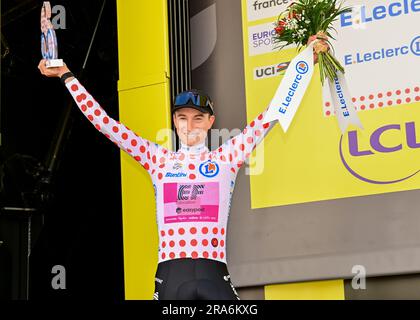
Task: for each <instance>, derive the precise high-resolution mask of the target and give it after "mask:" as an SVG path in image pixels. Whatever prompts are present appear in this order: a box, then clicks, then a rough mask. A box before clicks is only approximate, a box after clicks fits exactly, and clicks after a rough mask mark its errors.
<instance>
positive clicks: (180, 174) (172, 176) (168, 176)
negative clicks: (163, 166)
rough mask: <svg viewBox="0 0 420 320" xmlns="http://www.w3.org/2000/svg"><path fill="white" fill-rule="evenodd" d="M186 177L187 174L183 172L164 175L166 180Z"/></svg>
mask: <svg viewBox="0 0 420 320" xmlns="http://www.w3.org/2000/svg"><path fill="white" fill-rule="evenodd" d="M186 176H187V174H186V173H185V172H177V173H172V172H167V173H166V175H165V177H166V178H185V177H186Z"/></svg>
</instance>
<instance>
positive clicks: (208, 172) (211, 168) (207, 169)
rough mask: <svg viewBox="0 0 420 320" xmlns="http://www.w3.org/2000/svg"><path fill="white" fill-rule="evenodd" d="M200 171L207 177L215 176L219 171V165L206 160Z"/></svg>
mask: <svg viewBox="0 0 420 320" xmlns="http://www.w3.org/2000/svg"><path fill="white" fill-rule="evenodd" d="M200 173H201V174H202V175H203V176H205V177H207V178H213V177H215V176H217V174H218V173H219V165H218V164H217V163H216V162H213V161H210V160H209V161H206V162H204V163H202V164H201V165H200Z"/></svg>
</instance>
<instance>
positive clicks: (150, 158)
mask: <svg viewBox="0 0 420 320" xmlns="http://www.w3.org/2000/svg"><path fill="white" fill-rule="evenodd" d="M38 68H39V69H40V71H41V73H42V74H43V75H46V76H48V77H59V78H60V79H61V80H62V82H63V83H65V86H66V87H67V89H68V90H69V92H70V94H71V95H72V96H73V98H74V100H75V102H76V104H77V106H78V107H79V109H80V110H81V112H82V113H83V114H84V115H85V116H86V118H87V119H88V120H89V121H90V122H91V123H92V125H93V126H94V127H95V128H96V129H97V130H99V131H100V132H101V133H102V134H104V135H105V136H106V137H107V138H108V139H110V140H111V141H112V142H113V143H115V144H116V145H117V146H118V147H119V148H121V149H122V150H124V151H125V152H127V153H128V154H129V155H130V156H132V157H133V159H134V160H135V161H137V162H138V163H139V164H140V165H142V166H143V168H144V169H145V170H146V171H147V172H148V173H149V175H150V178H151V179H152V182H153V186H154V190H155V199H156V209H157V210H156V212H157V223H158V231H159V264H158V269H157V272H156V278H155V286H156V290H155V294H154V298H155V299H239V297H238V296H237V294H236V291H235V289H234V287H233V285H232V283H231V281H230V275H229V273H228V270H227V266H226V226H227V221H228V216H229V209H230V201H231V196H232V193H233V189H234V185H235V179H236V176H237V174H238V171H239V169H240V168H241V166H242V165H243V164H244V162H245V160H246V159H247V158H248V157H249V155H250V154H251V153H252V151H253V150H254V148H255V147H256V146H257V145H258V143H259V142H260V141H261V140H262V139H263V138H264V136H265V135H266V134H267V133H268V132H269V130H270V129H271V128H272V126H273V125H274V123H271V124H270V123H266V124H265V123H263V118H264V114H265V112H266V110H265V111H264V112H263V113H261V114H259V115H258V116H257V117H256V118H255V119H254V120H253V121H252V122H251V123H250V124H249V125H247V126H246V127H245V129H244V130H243V131H242V132H241V133H240V134H238V135H237V136H235V137H233V138H232V139H230V140H228V141H227V142H225V143H224V144H223V145H222V146H220V147H219V148H218V149H216V150H213V151H210V150H209V149H208V148H207V147H206V145H205V139H206V136H207V132H208V130H209V129H210V128H211V127H212V125H213V123H214V120H215V116H214V110H213V103H212V101H211V100H210V98H209V97H208V96H207V95H206V94H205V93H203V92H201V91H198V90H190V91H186V92H182V93H180V94H178V95H177V97H176V99H175V102H174V104H173V106H172V114H173V120H174V124H175V127H176V130H177V133H178V136H179V138H180V141H181V147H180V149H179V150H178V151H176V152H173V151H171V150H167V149H165V148H163V147H162V146H160V145H158V144H155V143H153V142H151V141H148V140H146V139H144V138H141V137H140V136H138V135H137V134H136V133H135V132H133V131H132V130H130V129H129V128H127V127H126V126H125V125H124V124H122V123H120V122H119V121H115V120H114V119H112V118H110V117H109V116H108V115H107V113H106V112H105V110H104V109H102V107H101V106H100V105H99V104H98V102H97V101H96V100H95V99H94V98H93V97H92V96H91V95H90V94H89V92H87V91H86V89H85V88H84V87H83V86H82V85H81V84H80V82H79V81H78V80H77V79H76V78H75V77H74V76H73V74H72V73H71V72H70V71H69V69H68V68H67V66H66V65H64V66H63V67H57V68H46V67H45V60H41V62H40V64H39V66H38Z"/></svg>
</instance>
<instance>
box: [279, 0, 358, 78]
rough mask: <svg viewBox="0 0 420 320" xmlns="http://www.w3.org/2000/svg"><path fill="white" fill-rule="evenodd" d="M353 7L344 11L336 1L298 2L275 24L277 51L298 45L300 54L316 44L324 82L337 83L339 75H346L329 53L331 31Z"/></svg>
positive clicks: (288, 8) (315, 0)
mask: <svg viewBox="0 0 420 320" xmlns="http://www.w3.org/2000/svg"><path fill="white" fill-rule="evenodd" d="M348 11H351V7H343V2H342V1H340V2H339V1H337V0H297V1H295V2H293V3H292V4H290V5H289V6H288V7H287V9H286V10H285V11H284V12H282V13H281V14H280V15H279V17H278V18H277V21H276V23H275V31H276V33H275V34H274V36H273V38H274V39H273V40H274V43H275V49H279V50H281V49H283V48H284V47H285V46H287V45H290V44H295V45H296V46H297V48H298V50H301V49H302V47H304V46H306V45H307V44H308V41H313V40H315V41H316V42H315V44H314V51H315V53H316V54H317V55H318V62H319V69H320V75H321V82H322V84H324V80H325V78H328V79H330V80H332V81H333V80H334V79H335V77H336V73H337V71H341V72H342V73H344V68H343V66H342V65H341V64H340V62H338V61H337V59H336V58H335V57H334V55H333V54H331V53H330V48H332V45H331V43H330V41H329V39H330V38H331V39H334V37H333V36H332V35H331V31H332V30H334V31H336V30H335V29H334V27H333V22H334V21H335V20H336V19H337V18H338V17H339V16H340V15H341V14H342V13H345V12H348Z"/></svg>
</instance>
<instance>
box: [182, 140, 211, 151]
mask: <svg viewBox="0 0 420 320" xmlns="http://www.w3.org/2000/svg"><path fill="white" fill-rule="evenodd" d="M179 151H182V152H186V153H202V152H208V151H209V149H208V148H207V146H206V144H205V143H204V142H203V143H200V144H196V145H194V146H191V147H189V146H187V145H186V144H183V143H182V142H181V148H180V149H179Z"/></svg>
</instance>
